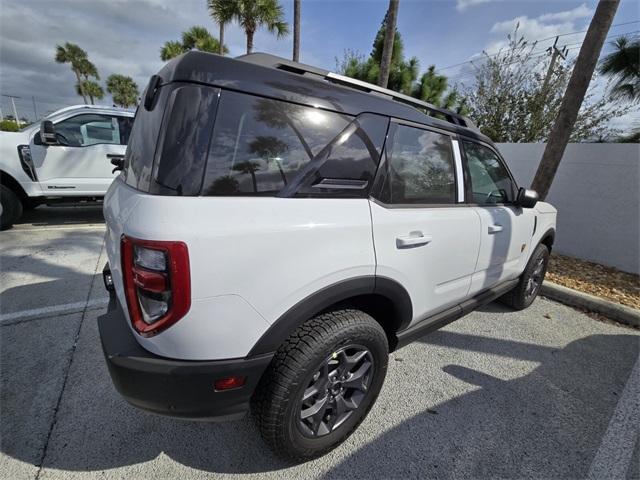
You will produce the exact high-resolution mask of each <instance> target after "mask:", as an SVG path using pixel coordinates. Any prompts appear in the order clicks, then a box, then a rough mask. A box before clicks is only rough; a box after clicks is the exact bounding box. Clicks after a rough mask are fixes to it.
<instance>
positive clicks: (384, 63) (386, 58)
mask: <svg viewBox="0 0 640 480" xmlns="http://www.w3.org/2000/svg"><path fill="white" fill-rule="evenodd" d="M399 4H400V0H389V9H388V10H387V18H386V19H385V23H386V30H385V35H384V46H383V48H382V60H381V61H380V73H379V74H378V85H380V86H381V87H383V88H387V84H388V83H389V71H390V70H391V57H392V55H393V42H394V40H395V33H396V20H397V18H398V6H399Z"/></svg>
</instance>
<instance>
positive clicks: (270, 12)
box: [215, 0, 289, 53]
mask: <svg viewBox="0 0 640 480" xmlns="http://www.w3.org/2000/svg"><path fill="white" fill-rule="evenodd" d="M215 3H216V4H217V3H218V2H215ZM219 3H220V6H219V7H220V16H221V18H225V19H226V18H228V19H231V20H235V21H237V22H238V23H239V24H240V26H241V27H242V28H243V29H244V32H245V35H246V36H247V53H251V52H252V51H253V37H254V35H255V33H256V30H257V29H258V28H260V27H261V26H264V27H266V28H267V30H268V31H269V32H271V33H275V34H276V35H277V37H278V38H280V37H283V36H285V35H287V34H288V33H289V25H288V24H287V23H286V22H285V21H284V11H283V10H282V5H280V2H279V1H278V0H226V1H221V2H219Z"/></svg>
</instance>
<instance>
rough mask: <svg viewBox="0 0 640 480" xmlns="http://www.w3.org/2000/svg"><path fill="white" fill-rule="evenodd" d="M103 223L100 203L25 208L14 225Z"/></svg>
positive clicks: (41, 225)
mask: <svg viewBox="0 0 640 480" xmlns="http://www.w3.org/2000/svg"><path fill="white" fill-rule="evenodd" d="M101 223H104V217H103V216H102V204H88V205H55V206H47V205H40V206H39V207H37V208H34V209H31V210H25V211H24V212H23V214H22V217H21V218H20V219H19V220H18V221H17V222H16V223H15V224H14V226H15V227H18V228H24V227H25V226H37V227H51V226H66V225H90V224H101Z"/></svg>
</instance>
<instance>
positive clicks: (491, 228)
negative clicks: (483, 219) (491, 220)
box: [489, 225, 504, 235]
mask: <svg viewBox="0 0 640 480" xmlns="http://www.w3.org/2000/svg"><path fill="white" fill-rule="evenodd" d="M503 229H504V227H503V226H502V225H489V235H493V234H494V233H498V232H501V231H502V230H503Z"/></svg>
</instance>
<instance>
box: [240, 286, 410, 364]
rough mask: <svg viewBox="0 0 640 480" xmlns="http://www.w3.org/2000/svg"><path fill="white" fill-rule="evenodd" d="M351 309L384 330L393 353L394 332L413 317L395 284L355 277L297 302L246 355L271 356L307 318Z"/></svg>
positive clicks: (406, 301) (408, 300)
mask: <svg viewBox="0 0 640 480" xmlns="http://www.w3.org/2000/svg"><path fill="white" fill-rule="evenodd" d="M342 308H355V309H357V310H361V311H363V312H365V313H367V314H368V315H370V316H371V317H373V318H374V319H375V320H376V321H377V322H378V323H379V324H380V325H381V326H382V328H383V329H384V331H385V333H386V334H387V339H388V341H389V349H390V350H391V351H393V350H394V349H395V346H396V344H397V338H396V332H398V331H399V330H401V329H402V328H404V327H406V326H407V325H408V324H409V323H410V322H411V318H412V315H413V309H412V304H411V298H410V297H409V294H408V293H407V291H406V290H405V289H404V287H402V285H400V284H399V283H398V282H396V281H394V280H391V279H388V278H384V277H375V276H364V277H357V278H352V279H348V280H343V281H340V282H337V283H334V284H332V285H329V286H327V287H325V288H323V289H321V290H319V291H317V292H315V293H313V294H311V295H309V296H308V297H306V298H305V299H303V300H301V301H300V302H298V303H297V304H296V305H294V306H293V307H291V308H290V309H289V310H287V311H286V312H285V313H284V314H283V315H282V316H280V318H278V319H277V320H276V321H275V322H273V324H272V325H271V326H270V327H269V329H268V330H267V331H266V332H265V333H264V334H263V335H262V337H260V339H259V340H258V341H257V342H256V344H255V345H254V346H253V348H252V349H251V351H250V352H249V355H248V356H255V355H261V354H264V353H272V352H274V351H276V350H277V349H278V347H280V345H282V343H284V341H285V340H286V339H287V338H288V337H289V335H291V333H292V332H293V331H294V330H295V329H296V328H298V327H299V326H300V325H302V324H303V323H304V322H306V321H307V320H309V319H310V318H313V317H315V316H316V315H319V314H321V313H323V312H326V311H331V310H338V309H342Z"/></svg>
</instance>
